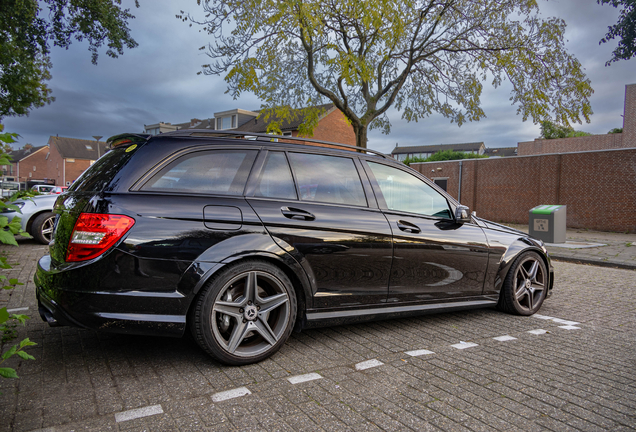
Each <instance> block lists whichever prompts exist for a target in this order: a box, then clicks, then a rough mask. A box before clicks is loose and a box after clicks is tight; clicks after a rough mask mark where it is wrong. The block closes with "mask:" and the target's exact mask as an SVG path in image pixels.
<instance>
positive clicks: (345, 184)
mask: <svg viewBox="0 0 636 432" xmlns="http://www.w3.org/2000/svg"><path fill="white" fill-rule="evenodd" d="M289 159H290V162H291V164H292V168H293V169H294V173H295V174H296V181H297V182H298V189H299V191H300V199H301V200H303V201H317V202H324V203H332V204H349V205H357V206H366V205H367V199H366V197H365V196H364V189H363V188H362V183H361V181H360V176H359V175H358V170H357V169H356V166H355V163H354V162H353V159H350V158H345V157H337V156H325V155H319V154H308V153H290V154H289Z"/></svg>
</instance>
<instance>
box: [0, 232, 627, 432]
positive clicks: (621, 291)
mask: <svg viewBox="0 0 636 432" xmlns="http://www.w3.org/2000/svg"><path fill="white" fill-rule="evenodd" d="M4 249H5V250H10V251H11V254H12V255H11V259H10V261H12V262H19V263H20V265H17V266H16V267H15V269H14V270H11V271H10V272H9V273H6V272H5V274H9V275H11V276H13V275H16V274H17V275H19V277H20V278H21V280H23V281H28V283H27V284H26V286H24V287H20V288H18V289H16V290H15V291H13V292H12V293H10V295H9V293H8V292H4V293H1V294H0V305H7V306H8V307H9V308H10V309H13V308H23V307H28V308H29V310H28V312H27V313H28V314H30V315H31V316H32V320H30V322H29V323H28V325H27V327H26V329H23V330H21V334H20V337H24V336H26V335H28V337H30V338H31V339H32V340H34V341H36V342H37V343H38V346H36V347H33V349H31V350H30V352H31V353H32V354H33V355H34V356H35V357H36V361H18V360H17V359H12V360H10V361H9V362H8V363H10V364H11V366H13V367H16V368H17V370H18V374H19V375H20V379H19V380H6V379H4V380H2V381H0V391H2V393H3V394H2V395H1V396H0V431H4V430H15V431H32V430H45V431H70V430H75V431H79V430H96V431H101V430H104V431H106V430H113V431H115V430H122V431H124V430H125V431H142V430H156V431H163V430H166V431H168V430H182V431H187V430H195V431H198V430H214V431H224V430H239V431H261V430H263V431H275V430H280V431H296V430H307V431H321V430H325V431H344V430H355V431H367V430H371V431H379V430H387V431H393V430H432V431H439V430H446V431H511V430H512V431H514V430H552V431H559V432H560V431H568V430H572V431H574V430H583V431H587V430H590V431H591V430H615V431H621V430H634V429H635V428H636V380H635V375H636V372H635V366H636V349H634V341H635V340H636V272H635V271H630V270H621V269H611V268H599V267H592V266H583V265H577V264H569V263H562V262H557V263H554V264H555V269H556V275H557V280H556V288H555V292H554V295H553V297H552V298H551V299H550V300H548V301H547V302H546V303H545V305H544V306H543V308H542V309H541V311H540V314H541V316H534V317H517V316H512V315H507V314H504V313H500V312H497V311H495V310H491V309H483V310H477V311H468V312H461V313H447V314H439V315H429V316H424V317H418V318H409V319H400V320H392V321H383V322H376V323H369V324H358V325H350V326H340V327H332V328H326V329H318V330H311V331H305V332H303V333H300V334H295V335H293V336H292V338H291V339H290V340H289V341H288V343H287V344H286V345H285V346H284V347H283V349H282V350H281V351H280V352H279V353H277V354H276V355H274V356H273V357H272V358H270V359H268V360H265V361H263V362H261V363H259V364H256V365H250V366H245V367H227V366H223V365H220V364H218V363H216V362H215V361H213V360H212V359H211V358H209V357H208V356H207V355H205V354H204V353H203V352H202V351H201V350H200V349H199V348H198V347H197V346H196V344H195V343H194V342H193V341H192V340H191V339H189V338H184V339H169V338H149V337H139V336H122V335H108V334H104V333H96V332H93V331H87V330H80V329H75V328H68V327H58V328H49V327H48V326H47V325H46V324H45V323H43V322H42V321H41V320H40V318H39V316H37V310H36V304H35V298H34V286H33V282H32V274H33V271H34V265H35V259H36V258H37V257H38V256H39V255H41V254H43V253H44V252H45V250H46V248H44V247H42V246H37V245H36V244H35V243H33V242H32V241H27V240H24V241H21V246H20V248H17V249H16V248H7V247H5V248H4ZM564 321H565V322H564ZM541 330H543V331H541ZM530 331H533V332H534V333H530ZM502 336H509V337H511V338H515V339H511V340H506V339H510V338H501V337H502ZM494 338H499V339H503V340H498V339H494ZM462 342H464V343H462ZM473 344H474V345H473ZM453 345H455V346H456V347H454V346H453ZM5 348H6V347H5ZM421 350H426V351H425V352H422V351H421ZM411 351H420V352H414V353H413V352H411ZM407 352H411V354H419V355H415V356H411V355H409V354H407ZM370 360H375V362H372V363H363V362H368V361H370ZM361 363H362V364H363V365H360V364H361ZM364 365H366V366H369V367H368V368H366V369H362V367H364ZM356 366H358V367H356ZM359 369H360V370H359ZM307 374H312V375H307ZM306 375H307V376H306ZM289 378H292V380H290V379H289ZM290 381H293V382H295V384H294V383H292V382H290ZM228 391H229V392H228ZM233 396H234V397H233ZM232 397H233V398H232Z"/></svg>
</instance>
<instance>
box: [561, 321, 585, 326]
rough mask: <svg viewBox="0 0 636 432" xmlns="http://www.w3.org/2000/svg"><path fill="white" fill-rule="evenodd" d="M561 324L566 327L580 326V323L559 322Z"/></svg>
mask: <svg viewBox="0 0 636 432" xmlns="http://www.w3.org/2000/svg"><path fill="white" fill-rule="evenodd" d="M561 324H563V325H567V326H575V325H577V324H581V323H578V322H576V321H561Z"/></svg>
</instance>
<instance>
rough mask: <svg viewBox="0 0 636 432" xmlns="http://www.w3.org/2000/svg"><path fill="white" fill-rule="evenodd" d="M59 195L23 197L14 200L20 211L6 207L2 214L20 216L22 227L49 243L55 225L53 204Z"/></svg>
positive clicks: (11, 216)
mask: <svg viewBox="0 0 636 432" xmlns="http://www.w3.org/2000/svg"><path fill="white" fill-rule="evenodd" d="M58 196H59V195H37V196H34V197H33V198H21V199H19V200H16V201H13V202H12V203H11V204H14V205H16V206H17V207H18V208H19V209H20V212H17V211H14V210H10V209H7V208H5V209H4V210H3V211H2V212H1V213H0V216H4V217H7V218H9V220H11V219H13V217H14V216H17V217H19V218H20V223H21V225H22V229H23V230H24V231H26V232H28V233H29V234H31V235H32V236H33V238H35V239H36V240H37V241H39V242H40V243H42V244H49V242H50V241H51V236H52V235H53V225H54V223H55V214H53V205H54V204H55V200H56V199H57V197H58Z"/></svg>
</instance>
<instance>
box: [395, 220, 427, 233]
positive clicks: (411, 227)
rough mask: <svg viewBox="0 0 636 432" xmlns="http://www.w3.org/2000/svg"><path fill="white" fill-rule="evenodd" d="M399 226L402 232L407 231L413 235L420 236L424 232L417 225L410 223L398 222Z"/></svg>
mask: <svg viewBox="0 0 636 432" xmlns="http://www.w3.org/2000/svg"><path fill="white" fill-rule="evenodd" d="M397 226H398V228H399V229H401V230H402V231H405V232H407V233H411V234H419V233H420V232H422V230H421V229H420V228H419V227H418V226H417V225H415V224H412V223H410V222H406V221H403V220H399V221H397Z"/></svg>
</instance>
